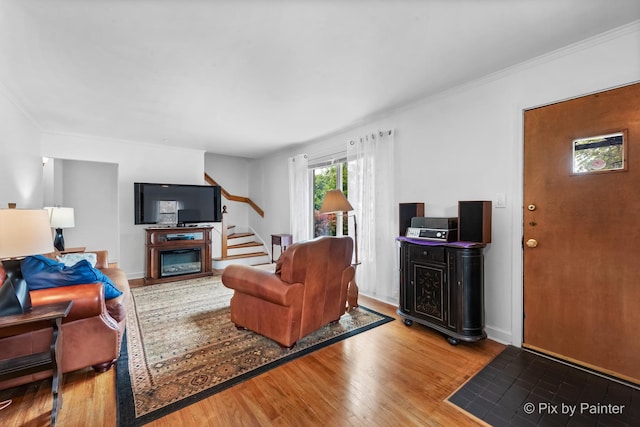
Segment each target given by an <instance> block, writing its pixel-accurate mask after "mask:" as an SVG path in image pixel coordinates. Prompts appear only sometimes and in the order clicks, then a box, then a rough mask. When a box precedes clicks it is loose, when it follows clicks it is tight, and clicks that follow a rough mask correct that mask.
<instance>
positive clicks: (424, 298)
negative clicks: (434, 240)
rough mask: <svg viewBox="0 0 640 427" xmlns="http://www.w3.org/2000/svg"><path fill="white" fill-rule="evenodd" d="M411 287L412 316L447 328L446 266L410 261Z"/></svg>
mask: <svg viewBox="0 0 640 427" xmlns="http://www.w3.org/2000/svg"><path fill="white" fill-rule="evenodd" d="M410 268H411V270H410V276H411V285H412V288H413V292H414V300H413V303H414V306H413V310H412V312H413V315H414V316H416V317H419V318H422V319H425V320H428V321H430V322H433V323H437V324H439V325H442V326H448V322H447V306H448V303H449V301H448V295H447V293H448V286H447V283H448V280H447V266H446V264H437V263H427V262H420V261H418V262H416V261H413V260H412V261H411V266H410Z"/></svg>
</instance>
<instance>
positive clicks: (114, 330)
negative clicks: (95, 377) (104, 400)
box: [0, 251, 129, 390]
mask: <svg viewBox="0 0 640 427" xmlns="http://www.w3.org/2000/svg"><path fill="white" fill-rule="evenodd" d="M88 252H89V251H88ZM90 252H92V253H95V254H96V256H97V263H96V268H98V269H99V270H101V271H102V272H103V273H104V274H105V275H107V276H108V277H109V278H110V279H111V280H112V281H113V283H114V285H116V287H117V288H118V289H119V290H121V291H122V295H121V296H119V297H117V298H112V299H110V300H105V298H104V292H103V290H102V287H103V285H102V283H91V284H82V285H70V286H62V287H57V288H50V289H41V290H37V291H31V292H30V293H29V294H30V296H31V303H32V304H33V305H34V306H38V305H42V304H49V303H55V302H61V301H69V300H72V301H73V306H72V307H71V310H70V312H69V315H68V316H67V317H66V318H64V319H63V320H62V328H61V330H62V337H63V338H62V372H63V373H66V372H71V371H75V370H77V369H81V368H85V367H89V366H91V367H93V369H94V370H96V371H97V372H104V371H106V370H108V369H110V368H111V367H112V366H113V365H114V364H115V362H116V360H117V359H118V356H119V355H120V346H121V345H122V337H123V334H124V330H125V321H126V305H125V304H126V301H127V300H128V298H129V281H128V280H127V276H126V275H125V273H124V271H123V270H121V269H119V268H117V267H113V266H111V267H110V266H109V262H108V252H107V251H90ZM46 256H49V257H55V254H47V255H46ZM4 277H5V272H4V270H3V269H2V266H1V265H0V280H4ZM51 336H52V328H51V326H50V324H49V323H46V324H43V325H38V324H32V326H28V327H10V328H3V329H0V360H3V359H10V358H14V357H17V356H23V355H27V354H33V353H39V352H44V351H47V350H48V349H49V346H50V343H51ZM50 376H51V370H49V371H43V372H38V373H36V374H32V375H25V376H22V377H19V378H14V379H11V380H6V381H0V390H2V389H6V388H10V387H15V386H18V385H21V384H26V383H28V382H32V381H37V380H40V379H44V378H47V377H50Z"/></svg>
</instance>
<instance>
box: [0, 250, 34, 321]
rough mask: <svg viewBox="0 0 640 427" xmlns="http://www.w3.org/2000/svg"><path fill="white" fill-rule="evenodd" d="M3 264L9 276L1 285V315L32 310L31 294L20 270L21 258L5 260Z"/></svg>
mask: <svg viewBox="0 0 640 427" xmlns="http://www.w3.org/2000/svg"><path fill="white" fill-rule="evenodd" d="M2 266H3V267H4V271H5V272H6V273H7V278H6V279H5V281H4V283H3V284H2V286H1V287H0V316H10V315H12V314H24V313H26V312H28V311H31V296H30V295H29V287H28V286H27V282H26V281H25V280H24V278H23V277H22V272H21V271H20V260H5V261H2Z"/></svg>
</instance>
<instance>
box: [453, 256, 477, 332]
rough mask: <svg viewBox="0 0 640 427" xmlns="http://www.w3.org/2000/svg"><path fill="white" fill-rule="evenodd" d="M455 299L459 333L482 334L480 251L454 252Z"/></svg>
mask: <svg viewBox="0 0 640 427" xmlns="http://www.w3.org/2000/svg"><path fill="white" fill-rule="evenodd" d="M453 280H454V281H455V284H454V285H453V286H455V287H456V292H457V295H456V299H457V300H458V304H457V305H458V309H459V312H458V314H459V320H458V324H459V329H458V331H459V333H461V334H462V335H467V336H479V335H483V334H484V261H483V255H482V249H457V250H456V277H455V279H453Z"/></svg>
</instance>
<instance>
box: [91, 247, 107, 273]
mask: <svg viewBox="0 0 640 427" xmlns="http://www.w3.org/2000/svg"><path fill="white" fill-rule="evenodd" d="M85 253H87V254H96V268H100V269H102V268H107V267H109V251H107V250H101V251H85Z"/></svg>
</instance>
